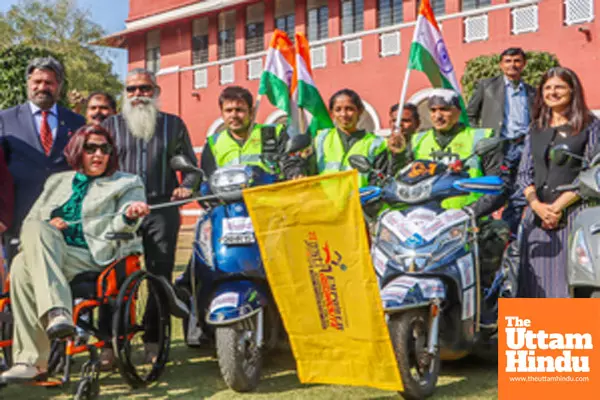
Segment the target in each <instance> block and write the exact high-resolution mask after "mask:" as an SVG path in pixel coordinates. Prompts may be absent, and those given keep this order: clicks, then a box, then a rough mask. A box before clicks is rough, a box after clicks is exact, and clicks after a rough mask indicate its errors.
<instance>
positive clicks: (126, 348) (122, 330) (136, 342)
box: [113, 271, 171, 388]
mask: <svg viewBox="0 0 600 400" xmlns="http://www.w3.org/2000/svg"><path fill="white" fill-rule="evenodd" d="M147 309H148V310H153V311H154V312H155V316H156V318H153V319H151V318H149V317H147V316H146V310H147ZM152 328H153V329H152ZM146 342H147V343H146ZM150 343H151V344H150ZM149 344H150V346H152V347H153V349H152V350H153V351H155V352H156V356H155V357H154V358H152V359H148V358H147V357H146V346H148V347H150V346H149ZM170 344H171V316H170V313H169V307H168V301H167V299H166V295H165V293H164V292H163V288H162V285H161V283H160V282H159V281H158V279H157V278H156V277H155V276H154V275H152V274H150V273H148V272H146V271H137V272H135V273H133V274H131V276H129V278H127V280H126V281H125V282H124V283H123V286H122V287H121V290H120V292H119V296H118V297H117V309H116V312H115V314H114V317H113V350H114V352H115V354H116V355H117V364H118V367H119V371H120V372H121V375H122V376H123V378H124V379H125V380H126V381H127V383H129V385H131V386H132V387H133V388H138V387H143V386H146V385H148V384H149V383H152V382H155V381H156V380H158V378H159V377H160V375H161V374H162V372H163V370H164V368H165V365H166V363H167V360H168V357H169V347H170Z"/></svg>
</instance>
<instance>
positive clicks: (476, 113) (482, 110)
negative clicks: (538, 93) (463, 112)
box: [467, 75, 535, 135]
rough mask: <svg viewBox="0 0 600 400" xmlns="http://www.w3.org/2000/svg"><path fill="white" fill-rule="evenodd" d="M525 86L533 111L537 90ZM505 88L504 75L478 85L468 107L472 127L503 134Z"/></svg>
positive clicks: (530, 107) (480, 82) (485, 80)
mask: <svg viewBox="0 0 600 400" xmlns="http://www.w3.org/2000/svg"><path fill="white" fill-rule="evenodd" d="M523 84H524V85H525V90H526V91H527V97H528V99H529V109H530V110H531V109H532V107H533V100H534V99H535V88H534V87H533V86H531V85H528V84H526V83H524V82H523ZM505 87H506V86H505V81H504V75H500V76H495V77H493V78H488V79H483V80H481V81H479V82H478V83H477V85H476V86H475V90H474V91H473V95H472V96H471V99H470V100H469V105H468V106H467V115H468V116H469V123H470V124H471V126H473V127H481V128H491V129H493V130H494V131H495V132H496V134H498V135H499V134H500V132H502V123H503V120H504V95H505Z"/></svg>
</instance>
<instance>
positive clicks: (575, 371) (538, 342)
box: [498, 299, 600, 400]
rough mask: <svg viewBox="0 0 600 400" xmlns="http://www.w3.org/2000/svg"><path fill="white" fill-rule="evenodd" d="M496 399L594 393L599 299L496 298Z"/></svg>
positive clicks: (599, 360) (599, 384) (599, 375)
mask: <svg viewBox="0 0 600 400" xmlns="http://www.w3.org/2000/svg"><path fill="white" fill-rule="evenodd" d="M498 311H499V315H498V399H499V400H505V399H506V400H521V399H523V400H530V399H543V400H554V399H560V400H564V399H573V400H579V399H582V400H583V399H598V398H600V395H599V393H600V356H598V348H597V347H598V346H597V345H598V343H597V342H598V340H599V338H600V299H500V306H499V310H498Z"/></svg>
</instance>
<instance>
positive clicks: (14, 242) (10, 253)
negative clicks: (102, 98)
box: [2, 231, 19, 269]
mask: <svg viewBox="0 0 600 400" xmlns="http://www.w3.org/2000/svg"><path fill="white" fill-rule="evenodd" d="M2 242H3V244H4V251H5V256H6V265H8V267H9V269H10V265H11V264H12V261H13V259H14V258H15V256H16V255H17V252H18V251H19V233H18V232H12V231H10V232H4V233H3V234H2Z"/></svg>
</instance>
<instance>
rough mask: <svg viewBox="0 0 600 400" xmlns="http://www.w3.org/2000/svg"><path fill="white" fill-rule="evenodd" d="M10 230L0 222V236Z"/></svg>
mask: <svg viewBox="0 0 600 400" xmlns="http://www.w3.org/2000/svg"><path fill="white" fill-rule="evenodd" d="M7 229H8V228H7V227H6V225H4V224H3V223H2V222H0V234H2V233H4V232H6V230H7Z"/></svg>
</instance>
